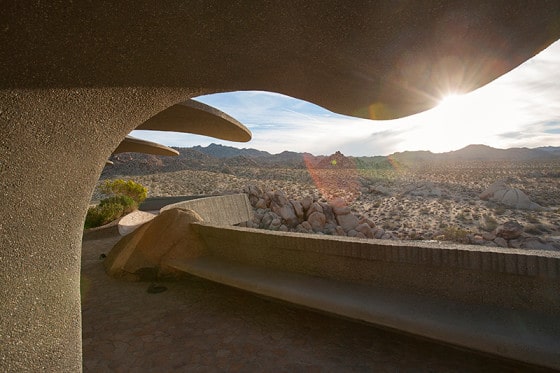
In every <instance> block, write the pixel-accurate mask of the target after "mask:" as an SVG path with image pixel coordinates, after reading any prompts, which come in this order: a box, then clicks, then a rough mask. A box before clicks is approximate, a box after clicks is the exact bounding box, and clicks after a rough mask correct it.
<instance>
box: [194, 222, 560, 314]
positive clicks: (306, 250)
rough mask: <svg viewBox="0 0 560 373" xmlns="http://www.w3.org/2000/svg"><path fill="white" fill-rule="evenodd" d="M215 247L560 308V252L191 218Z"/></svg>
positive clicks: (423, 287)
mask: <svg viewBox="0 0 560 373" xmlns="http://www.w3.org/2000/svg"><path fill="white" fill-rule="evenodd" d="M193 230H194V231H195V232H196V233H198V234H199V236H200V237H201V239H202V240H203V241H204V243H205V245H206V247H207V250H209V252H211V253H212V255H215V256H218V257H220V258H224V259H227V260H231V261H234V262H241V263H247V264H252V265H256V266H259V267H265V268H274V269H280V270H285V271H289V272H298V273H304V274H309V275H312V276H319V277H327V278H333V279H338V280H342V281H350V282H357V283H365V284H369V285H371V286H373V287H379V288H385V289H393V290H397V291H399V292H402V293H412V294H417V295H423V296H428V297H437V298H442V299H448V300H451V301H456V302H461V303H465V304H476V305H480V304H485V305H495V306H499V307H506V308H512V309H518V310H530V311H538V312H542V313H545V314H549V315H555V314H556V315H557V314H558V313H560V253H556V252H530V251H526V250H515V249H495V248H488V247H479V246H466V245H454V244H451V243H422V242H409V243H405V242H395V241H389V240H360V239H354V238H347V237H334V236H328V237H323V236H318V235H308V234H294V233H285V232H271V231H259V230H254V229H248V228H238V227H217V226H211V225H205V224H193Z"/></svg>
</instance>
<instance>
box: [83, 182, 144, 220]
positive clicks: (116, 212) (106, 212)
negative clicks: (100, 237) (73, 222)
mask: <svg viewBox="0 0 560 373" xmlns="http://www.w3.org/2000/svg"><path fill="white" fill-rule="evenodd" d="M99 189H100V190H101V192H102V193H103V194H105V195H108V196H109V197H107V198H104V199H102V200H101V201H100V202H99V205H98V206H95V207H91V208H89V209H88V211H87V214H86V220H85V222H84V228H85V229H88V228H95V227H99V226H102V225H105V224H108V223H110V222H112V221H113V220H116V219H118V218H120V217H121V216H123V215H126V214H128V213H130V212H132V211H134V210H136V209H138V205H139V204H140V203H141V202H142V201H144V200H145V199H146V196H147V194H148V190H147V189H146V188H145V187H143V186H142V185H140V184H138V183H136V182H134V181H132V180H128V181H124V180H122V179H117V180H113V181H106V182H105V184H103V185H102V186H100V187H99Z"/></svg>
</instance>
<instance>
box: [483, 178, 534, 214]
mask: <svg viewBox="0 0 560 373" xmlns="http://www.w3.org/2000/svg"><path fill="white" fill-rule="evenodd" d="M479 198H480V199H483V200H490V201H494V202H498V203H501V204H503V205H505V206H508V207H511V208H514V209H524V210H540V209H542V206H540V205H539V204H537V203H535V202H532V201H531V199H530V198H529V196H527V194H525V193H524V192H523V191H522V190H520V189H517V188H511V187H509V186H507V185H506V183H504V182H503V181H496V182H495V183H493V184H492V185H490V186H489V187H488V188H487V189H486V190H485V191H484V192H482V193H480V195H479Z"/></svg>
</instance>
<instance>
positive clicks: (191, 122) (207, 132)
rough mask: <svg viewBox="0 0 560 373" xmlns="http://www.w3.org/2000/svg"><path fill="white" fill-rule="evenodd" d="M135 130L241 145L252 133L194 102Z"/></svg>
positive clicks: (222, 114) (154, 117)
mask: <svg viewBox="0 0 560 373" xmlns="http://www.w3.org/2000/svg"><path fill="white" fill-rule="evenodd" d="M136 129H137V130H152V131H174V132H186V133H194V134H197V135H204V136H210V137H215V138H217V139H222V140H229V141H239V142H247V141H249V140H251V131H249V129H248V128H247V127H245V126H244V125H243V124H241V123H240V122H238V121H237V120H235V119H234V118H232V117H230V116H229V115H227V114H226V113H224V112H222V111H220V110H218V109H216V108H214V107H212V106H209V105H206V104H203V103H201V102H198V101H194V100H187V101H183V102H180V103H178V104H176V105H173V106H171V107H169V108H167V109H165V110H163V111H162V112H160V113H158V114H156V115H154V116H153V117H151V118H150V119H148V120H147V121H145V122H144V123H142V124H141V125H139V126H138V127H136Z"/></svg>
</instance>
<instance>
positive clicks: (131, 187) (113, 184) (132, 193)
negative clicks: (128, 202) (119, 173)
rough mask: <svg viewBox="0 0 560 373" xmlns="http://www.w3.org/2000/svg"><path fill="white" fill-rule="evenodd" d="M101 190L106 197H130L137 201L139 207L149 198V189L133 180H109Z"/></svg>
mask: <svg viewBox="0 0 560 373" xmlns="http://www.w3.org/2000/svg"><path fill="white" fill-rule="evenodd" d="M99 189H100V190H101V192H102V193H103V194H106V195H114V196H127V197H130V198H132V199H133V200H134V201H136V203H137V204H138V205H139V204H141V203H142V202H143V201H144V200H145V199H146V197H147V196H148V189H146V188H145V187H144V186H142V185H141V184H138V183H136V182H134V181H132V180H127V181H124V180H123V179H116V180H107V181H105V184H103V185H102V186H101V187H100V188H99Z"/></svg>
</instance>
